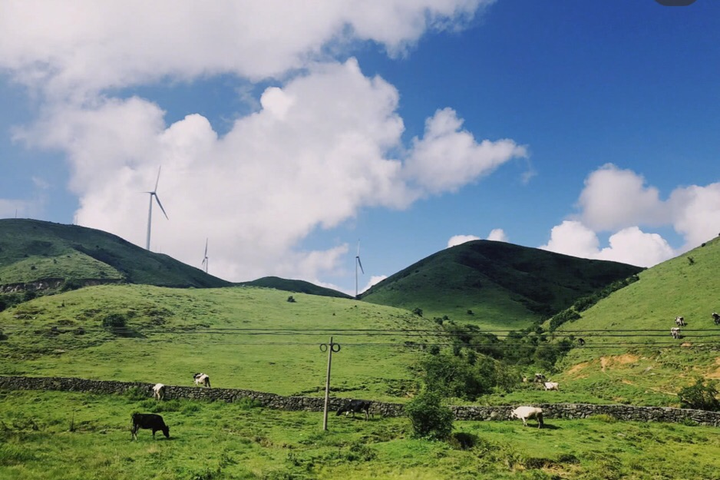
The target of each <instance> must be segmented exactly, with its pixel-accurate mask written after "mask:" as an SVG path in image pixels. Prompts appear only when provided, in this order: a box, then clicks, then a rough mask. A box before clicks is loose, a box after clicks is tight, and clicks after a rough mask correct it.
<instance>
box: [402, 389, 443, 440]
mask: <svg viewBox="0 0 720 480" xmlns="http://www.w3.org/2000/svg"><path fill="white" fill-rule="evenodd" d="M405 414H406V415H407V417H408V418H409V419H410V423H411V424H412V428H413V434H414V436H415V437H418V438H428V439H433V440H444V439H446V438H448V437H449V436H450V434H451V433H452V429H453V412H452V410H450V408H448V407H447V406H444V405H442V397H441V396H440V395H439V394H437V393H435V392H431V391H424V392H422V393H420V395H418V396H417V397H415V398H414V399H413V400H411V401H410V402H408V404H407V405H405Z"/></svg>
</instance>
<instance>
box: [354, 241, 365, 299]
mask: <svg viewBox="0 0 720 480" xmlns="http://www.w3.org/2000/svg"><path fill="white" fill-rule="evenodd" d="M358 267H360V271H361V272H362V273H363V275H365V270H363V266H362V262H361V261H360V240H358V244H357V255H355V298H358Z"/></svg>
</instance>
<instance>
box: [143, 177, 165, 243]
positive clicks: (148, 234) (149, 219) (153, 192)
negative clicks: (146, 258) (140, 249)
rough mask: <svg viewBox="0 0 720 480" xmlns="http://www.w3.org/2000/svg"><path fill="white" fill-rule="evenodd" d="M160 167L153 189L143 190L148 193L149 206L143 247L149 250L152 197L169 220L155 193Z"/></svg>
mask: <svg viewBox="0 0 720 480" xmlns="http://www.w3.org/2000/svg"><path fill="white" fill-rule="evenodd" d="M160 168H162V167H158V174H157V180H155V189H153V191H152V192H145V193H149V194H150V207H149V208H148V228H147V241H146V242H145V249H146V250H150V230H151V229H152V207H153V197H155V201H156V202H157V204H158V206H159V207H160V210H162V212H163V215H165V218H167V219H168V220H170V218H168V216H167V213H165V209H164V208H163V206H162V203H160V197H158V195H157V187H158V183H159V182H160Z"/></svg>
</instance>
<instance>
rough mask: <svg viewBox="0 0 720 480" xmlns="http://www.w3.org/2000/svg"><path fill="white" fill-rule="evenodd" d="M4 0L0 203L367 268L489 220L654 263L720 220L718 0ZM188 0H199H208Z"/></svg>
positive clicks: (244, 258)
mask: <svg viewBox="0 0 720 480" xmlns="http://www.w3.org/2000/svg"><path fill="white" fill-rule="evenodd" d="M73 5H74V6H75V7H76V8H75V9H68V8H66V5H65V6H63V5H61V4H59V3H57V2H50V1H17V2H13V1H9V2H3V3H2V4H0V104H1V105H2V107H3V108H2V109H0V161H1V162H2V163H1V171H2V175H0V217H14V216H15V215H17V216H18V217H30V218H37V219H41V220H49V221H53V222H59V223H78V224H81V225H85V226H89V227H94V228H99V229H102V230H106V231H110V232H112V233H115V234H117V235H120V236H122V237H123V238H125V239H127V240H129V241H131V242H133V243H136V244H138V245H140V246H145V238H146V229H147V214H148V208H147V207H148V198H149V197H148V195H147V194H146V193H143V192H147V191H148V190H150V189H152V187H153V185H154V182H155V180H156V176H157V172H158V168H159V167H160V166H162V174H161V178H160V182H159V187H158V195H159V197H160V198H161V200H162V203H163V206H164V207H165V210H166V211H167V213H168V216H169V220H167V219H165V218H164V217H162V215H161V214H160V212H159V211H158V209H157V206H155V210H154V212H153V227H152V242H151V249H152V250H153V251H158V252H163V253H167V254H169V255H171V256H173V257H175V258H177V259H179V260H181V261H184V262H186V263H188V264H191V265H196V266H198V267H199V266H200V262H201V260H202V258H203V249H204V245H205V240H206V239H208V243H209V257H210V273H213V274H215V275H218V276H220V277H223V278H226V279H228V280H235V281H241V280H251V279H254V278H258V277H260V276H264V275H278V276H282V277H286V278H301V279H305V280H308V281H312V282H314V283H318V284H322V285H326V286H330V287H333V288H337V289H340V290H343V291H345V292H348V293H353V292H354V289H355V275H354V273H355V270H354V256H355V253H356V246H357V242H358V240H359V241H360V245H361V258H362V261H363V266H364V267H365V274H364V275H362V276H361V277H360V283H361V285H360V288H361V289H362V288H364V287H365V286H367V285H368V284H369V283H370V282H375V281H378V280H379V279H381V278H383V277H384V276H389V275H391V274H393V273H395V272H397V271H398V270H400V269H402V268H404V267H406V266H408V265H410V264H411V263H413V262H415V261H418V260H420V259H421V258H424V257H425V256H427V255H430V254H432V253H435V252H437V251H439V250H441V249H443V248H446V247H448V246H449V245H453V244H456V243H458V242H460V241H462V240H467V239H473V238H483V239H484V238H491V239H494V240H500V241H508V242H510V243H515V244H519V245H525V246H529V247H541V248H546V249H549V250H553V251H556V252H560V253H566V254H570V255H576V256H581V257H586V258H600V259H607V260H616V261H622V262H627V263H633V264H636V265H641V266H652V265H654V264H657V263H659V262H661V261H664V260H667V259H668V258H671V257H673V256H675V255H678V254H680V253H682V252H684V251H686V250H687V249H690V248H694V247H696V246H698V245H699V244H700V243H702V242H703V241H707V240H709V239H710V238H712V237H713V236H715V235H717V234H718V232H720V162H719V161H718V159H719V157H720V135H718V133H719V132H720V80H719V77H720V75H719V74H720V5H718V4H717V2H713V1H710V0H697V1H696V2H695V3H694V4H692V5H690V6H687V7H664V6H661V5H659V4H658V3H656V2H655V1H653V0H638V1H634V2H627V1H621V0H616V1H602V2H576V1H570V0H565V1H553V2H550V1H545V2H543V1H537V0H497V1H494V2H493V1H486V0H383V1H379V0H378V1H374V0H367V1H365V2H357V1H354V2H353V1H350V0H348V1H344V0H328V1H321V0H318V1H317V2H313V4H312V5H313V7H312V8H308V7H306V6H302V5H300V2H297V3H287V2H282V1H277V2H272V1H263V2H259V1H237V2H215V3H213V4H212V5H213V6H212V8H210V7H208V6H207V5H208V4H203V5H201V4H193V3H188V4H180V6H178V4H176V3H173V2H163V1H158V2H154V3H153V4H152V5H153V8H151V9H148V7H147V5H145V4H144V3H143V2H133V1H107V2H91V1H85V2H83V1H79V2H74V3H73ZM194 5H196V6H194Z"/></svg>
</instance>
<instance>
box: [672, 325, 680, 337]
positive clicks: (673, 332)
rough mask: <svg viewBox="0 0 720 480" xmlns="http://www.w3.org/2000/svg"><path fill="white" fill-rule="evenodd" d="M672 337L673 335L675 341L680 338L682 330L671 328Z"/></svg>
mask: <svg viewBox="0 0 720 480" xmlns="http://www.w3.org/2000/svg"><path fill="white" fill-rule="evenodd" d="M670 335H672V337H673V338H675V339H678V338H680V328H678V327H673V328H671V329H670Z"/></svg>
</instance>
